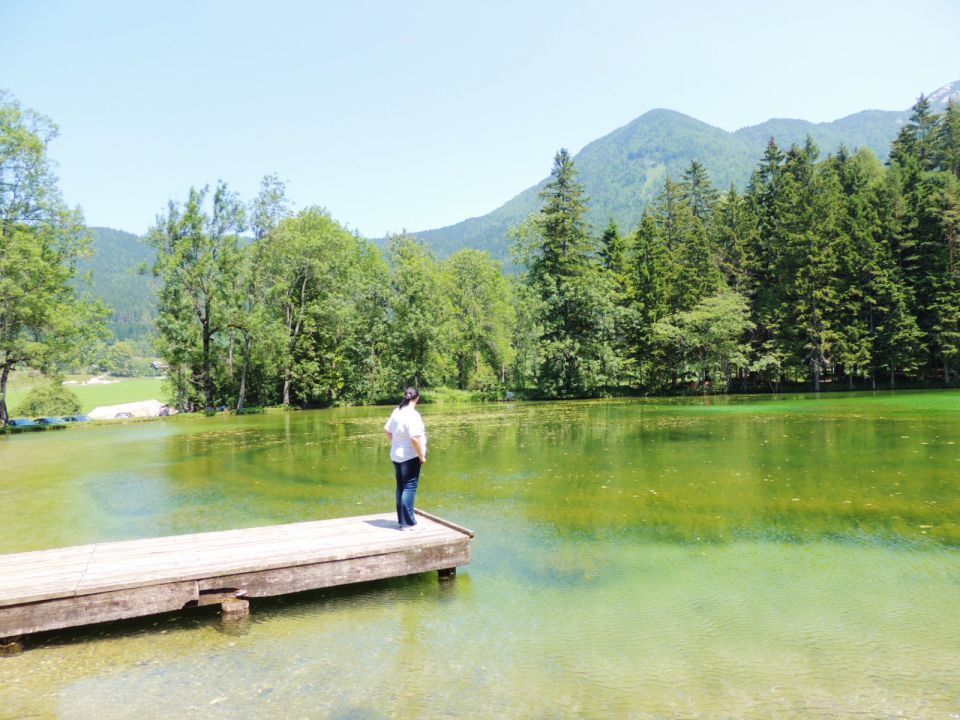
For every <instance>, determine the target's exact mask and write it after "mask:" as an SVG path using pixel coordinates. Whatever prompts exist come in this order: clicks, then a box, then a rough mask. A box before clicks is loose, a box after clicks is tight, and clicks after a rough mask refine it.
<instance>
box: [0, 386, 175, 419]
mask: <svg viewBox="0 0 960 720" xmlns="http://www.w3.org/2000/svg"><path fill="white" fill-rule="evenodd" d="M88 378H89V376H83V377H70V378H68V379H70V380H80V381H83V380H87V379H88ZM113 379H116V380H118V381H119V382H115V383H109V384H104V385H68V386H67V387H69V388H70V390H71V391H73V392H74V393H76V395H77V397H79V398H80V403H81V404H82V405H83V412H85V413H88V412H90V411H91V410H93V409H94V408H95V407H100V406H101V405H120V404H121V403H129V402H139V401H141V400H154V399H155V400H160V401H161V402H163V401H164V400H165V399H166V398H167V389H166V386H165V385H164V378H113ZM33 384H34V383H33V382H31V381H30V380H29V379H26V378H24V379H20V381H19V382H12V383H10V385H8V387H7V407H8V408H9V409H10V410H9V415H10V417H17V405H18V403H19V402H20V401H21V400H22V399H23V398H24V397H26V395H27V393H28V392H30V388H32V387H33Z"/></svg>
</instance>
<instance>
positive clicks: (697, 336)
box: [652, 289, 753, 388]
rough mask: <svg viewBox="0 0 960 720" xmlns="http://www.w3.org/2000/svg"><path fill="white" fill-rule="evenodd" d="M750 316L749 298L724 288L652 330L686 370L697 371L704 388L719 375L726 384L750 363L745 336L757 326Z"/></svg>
mask: <svg viewBox="0 0 960 720" xmlns="http://www.w3.org/2000/svg"><path fill="white" fill-rule="evenodd" d="M749 315H750V306H749V303H748V302H747V300H746V298H744V297H743V296H742V295H739V294H738V293H735V292H733V291H732V290H728V289H722V290H720V291H719V292H718V293H716V294H715V295H711V296H710V297H706V298H704V299H703V300H701V301H700V302H699V303H697V305H696V306H695V307H693V308H692V309H690V310H684V311H680V312H676V313H673V314H671V315H669V316H667V317H665V318H663V319H661V320H658V321H657V322H656V323H654V325H653V330H652V331H653V336H654V339H655V341H656V342H659V343H662V344H664V345H667V346H670V347H671V349H672V350H673V351H674V352H675V353H676V354H677V355H678V356H679V357H680V358H681V361H682V362H683V366H684V369H690V370H693V371H694V372H695V373H696V376H697V382H698V384H699V385H700V386H701V387H703V388H706V387H708V385H707V383H708V382H710V381H711V379H716V378H723V380H724V386H725V385H726V384H727V383H729V382H730V379H731V377H732V375H733V374H734V372H735V371H736V370H737V369H738V368H742V367H744V366H746V365H747V363H748V354H749V350H750V346H749V344H748V343H746V342H744V337H745V335H746V334H747V333H748V332H749V331H750V330H752V329H753V322H751V321H750V317H749Z"/></svg>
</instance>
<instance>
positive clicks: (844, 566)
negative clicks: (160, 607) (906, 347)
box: [0, 392, 960, 720]
mask: <svg viewBox="0 0 960 720" xmlns="http://www.w3.org/2000/svg"><path fill="white" fill-rule="evenodd" d="M421 409H422V411H423V416H424V419H425V421H426V423H427V428H428V432H429V434H430V449H431V457H430V462H429V464H428V465H427V466H426V468H425V471H424V475H423V477H422V483H421V491H420V495H419V497H418V506H419V507H423V508H424V509H427V510H430V511H433V512H436V513H437V514H440V515H442V516H445V517H448V518H450V519H451V520H454V521H456V522H458V523H461V524H463V525H466V526H468V527H471V528H472V529H474V530H475V531H476V532H477V537H476V539H475V540H474V543H473V562H472V563H471V565H469V566H468V567H466V568H463V569H461V571H460V573H459V574H458V577H457V580H456V582H455V583H452V584H448V583H445V584H443V585H441V584H439V583H438V582H437V580H436V577H435V575H433V574H428V575H422V576H415V577H412V578H404V579H397V580H391V581H384V582H378V583H370V584H366V585H362V586H357V587H353V588H339V589H334V590H328V591H322V592H314V593H304V594H300V595H296V596H290V597H286V598H280V599H276V600H270V601H260V602H255V603H254V605H253V615H252V619H251V622H250V624H249V626H248V627H246V628H244V629H243V630H244V631H243V632H241V633H226V632H224V631H223V630H222V629H221V627H220V624H219V621H218V619H217V616H216V613H215V612H213V611H207V610H198V611H194V612H184V613H180V614H174V615H170V616H161V617H158V618H147V619H143V620H137V621H131V622H126V623H116V624H112V625H106V626H98V627H94V628H87V629H83V630H74V631H69V632H62V633H53V634H49V635H42V636H38V638H35V639H33V640H32V641H31V643H30V644H29V650H28V651H27V652H25V653H23V654H21V655H18V656H14V657H8V658H0V717H2V718H18V717H23V718H27V717H30V718H33V717H59V718H96V719H97V720H107V719H109V718H127V717H144V718H184V717H200V716H203V717H209V718H236V717H277V718H358V719H363V720H366V719H368V718H414V717H417V718H422V717H429V718H434V717H451V718H502V717H519V718H569V717H577V718H614V717H617V718H619V717H623V718H773V717H777V718H811V717H824V718H848V717H854V716H855V717H866V718H890V717H908V718H960V550H958V548H960V393H956V392H938V393H920V392H914V393H900V394H883V395H862V394H855V395H829V396H825V397H821V398H820V399H814V398H803V397H791V398H769V397H748V398H728V399H721V400H700V399H696V400H682V401H664V400H631V401H620V400H617V401H595V402H576V403H551V404H515V405H514V404H509V405H508V404H498V405H484V406H468V407H453V406H430V405H426V406H422V407H421ZM388 412H389V409H388V408H376V409H369V408H366V409H349V410H333V411H317V412H303V413H289V414H275V415H265V416H252V417H247V418H227V417H214V418H203V419H181V418H170V419H167V420H163V421H158V422H154V423H146V424H131V425H118V426H113V427H78V428H72V429H70V430H69V431H67V432H60V433H36V434H29V435H20V436H11V437H6V438H0V468H2V469H0V476H2V479H0V507H2V508H3V522H2V523H0V552H18V551H25V550H36V549H43V548H48V547H56V546H62V545H74V544H82V543H90V542H96V541H103V540H117V539H125V538H134V537H144V536H152V535H163V534H174V533H183V532H194V531H202V530H216V529H225V528H230V527H241V526H252V525H261V524H269V523H280V522H293V521H298V520H306V519H317V518H328V517H338V516H344V515H355V514H366V513H372V512H381V511H387V510H391V509H392V504H393V488H392V483H393V480H392V467H391V466H390V463H389V460H388V448H387V446H386V444H385V438H384V436H383V433H382V430H381V428H382V425H383V421H384V420H385V417H386V414H387V413H388ZM0 582H2V579H0Z"/></svg>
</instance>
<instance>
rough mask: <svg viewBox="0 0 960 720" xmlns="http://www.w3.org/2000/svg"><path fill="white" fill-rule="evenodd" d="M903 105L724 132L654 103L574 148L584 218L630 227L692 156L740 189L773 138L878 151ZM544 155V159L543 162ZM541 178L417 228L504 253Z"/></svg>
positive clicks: (883, 150)
mask: <svg viewBox="0 0 960 720" xmlns="http://www.w3.org/2000/svg"><path fill="white" fill-rule="evenodd" d="M926 97H927V98H928V99H930V101H931V109H932V110H933V111H935V112H942V111H943V110H944V109H946V106H947V103H948V102H949V101H950V100H953V101H955V102H956V101H960V80H958V81H956V82H953V83H950V84H948V85H944V86H943V87H941V88H939V89H938V90H936V91H934V92H933V93H931V94H930V95H928V96H926ZM910 112H911V111H910V109H906V110H900V111H898V110H875V109H870V110H861V111H858V112H855V113H851V114H849V115H846V116H844V117H841V118H839V119H837V120H831V121H825V122H819V123H814V122H811V121H808V120H802V119H796V118H770V119H768V120H765V121H764V122H762V123H757V124H755V125H749V126H746V127H743V128H740V129H738V130H735V131H727V130H723V129H721V128H718V127H715V126H713V125H710V124H708V123H706V122H704V121H702V120H698V119H696V118H693V117H691V116H689V115H685V114H683V113H680V112H677V111H676V110H671V109H669V108H659V107H658V108H652V109H650V110H647V111H646V112H644V113H643V114H642V115H640V116H638V117H637V118H634V119H633V120H631V121H630V122H628V123H626V124H625V125H623V126H621V127H619V128H617V129H615V130H613V131H612V132H610V133H607V134H606V135H604V136H602V137H600V138H597V139H596V140H593V141H591V142H589V143H587V144H586V145H585V146H584V147H583V148H582V149H581V150H580V151H579V152H578V153H577V154H576V155H574V163H575V164H576V167H577V170H578V174H579V180H580V182H581V183H583V185H584V186H585V189H586V195H587V196H588V197H589V198H590V199H591V204H590V210H589V212H588V215H587V219H588V221H589V222H590V223H591V224H592V225H593V226H594V228H597V227H602V226H605V225H606V224H607V222H609V220H611V219H612V220H614V221H616V222H617V223H618V225H619V226H620V227H621V229H623V230H630V229H632V227H633V226H634V225H635V224H636V222H637V221H638V220H639V218H640V216H641V214H642V212H643V208H644V207H645V206H646V205H647V204H648V203H649V202H650V200H652V199H653V197H654V196H655V195H656V192H658V191H659V188H660V187H661V186H662V182H663V179H664V178H665V177H667V176H670V177H673V178H677V179H679V177H681V175H682V173H683V171H684V170H685V169H686V168H687V167H689V165H690V163H691V162H692V161H694V160H696V161H698V162H700V163H701V164H703V165H704V167H705V168H706V170H707V173H708V174H709V176H710V178H711V180H712V181H713V183H714V185H715V186H716V187H717V188H718V189H720V190H722V191H723V190H727V189H728V188H729V187H730V186H731V185H734V186H737V187H738V188H740V189H742V188H743V187H744V186H745V184H746V182H747V181H748V180H749V177H750V173H751V172H752V170H753V168H755V167H756V165H757V163H758V162H759V161H760V159H761V157H762V155H763V152H764V150H765V148H766V145H767V143H768V142H769V140H770V138H771V137H774V138H776V140H777V143H778V144H779V145H780V146H781V147H785V148H786V147H790V146H791V145H793V144H802V143H804V142H805V141H806V139H807V136H810V137H812V138H813V140H814V142H816V143H817V145H818V146H819V148H820V151H821V154H827V153H832V152H836V150H837V149H838V148H839V147H840V146H841V145H843V146H846V147H847V148H848V149H851V150H853V149H856V148H862V147H867V148H870V149H871V150H872V151H873V152H874V153H876V154H877V156H878V157H879V158H881V159H882V160H885V159H886V158H887V156H888V155H889V151H890V144H891V143H892V142H893V140H894V139H895V138H896V136H897V133H898V132H899V130H900V127H901V126H902V125H903V123H904V122H906V121H907V120H908V119H909V117H910ZM548 164H549V163H548V159H545V162H544V166H547V165H548ZM548 179H549V178H543V179H541V180H540V181H539V182H537V183H536V184H534V185H531V186H530V187H528V188H527V189H525V190H523V191H521V192H520V193H518V194H517V195H515V196H514V197H512V198H510V199H509V200H507V201H506V202H505V203H504V204H503V205H501V206H499V207H497V208H495V209H494V210H492V211H490V212H488V213H486V214H484V215H478V216H475V217H471V218H467V219H465V220H462V221H460V222H459V223H454V224H452V225H445V226H442V227H439V228H432V229H425V230H419V231H414V232H412V233H410V234H412V235H414V236H416V237H418V238H419V239H420V240H421V241H423V242H424V243H425V244H427V245H428V246H430V247H431V248H433V249H434V251H435V252H436V253H437V254H438V255H439V256H441V257H446V256H448V255H451V254H453V253H454V252H456V251H457V250H460V249H463V248H467V247H473V248H479V249H484V250H488V251H489V252H490V253H491V254H492V255H493V256H494V257H497V258H499V259H501V260H508V259H509V239H508V232H509V229H510V228H511V227H513V226H515V225H517V224H518V223H519V222H521V221H522V220H523V219H524V218H525V217H526V216H527V215H529V214H530V213H531V212H535V211H536V210H537V209H538V207H539V197H538V195H539V192H540V190H541V189H542V188H543V186H544V185H545V184H546V182H547V181H548Z"/></svg>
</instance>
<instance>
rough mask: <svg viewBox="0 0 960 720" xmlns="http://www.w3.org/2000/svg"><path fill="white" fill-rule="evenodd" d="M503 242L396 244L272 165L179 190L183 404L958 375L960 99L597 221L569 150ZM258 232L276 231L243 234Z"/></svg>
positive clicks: (170, 262)
mask: <svg viewBox="0 0 960 720" xmlns="http://www.w3.org/2000/svg"><path fill="white" fill-rule="evenodd" d="M541 200H542V207H541V209H540V211H539V212H538V213H536V214H534V215H532V216H530V217H529V218H528V219H527V220H526V221H525V222H524V223H522V224H521V225H520V226H519V227H517V228H515V230H514V233H513V235H514V252H515V259H516V261H517V263H518V264H519V265H520V266H521V267H522V268H523V272H521V273H520V274H517V275H507V274H504V272H503V271H502V268H501V267H500V265H499V264H498V262H496V261H494V260H493V259H492V258H491V257H490V256H489V255H488V254H487V253H485V252H480V251H476V250H464V251H461V252H458V253H456V254H455V255H453V256H452V257H450V258H448V259H446V260H443V261H439V260H437V259H436V258H435V257H434V256H433V255H432V253H431V252H430V251H429V249H428V248H426V247H425V246H424V245H422V244H420V243H419V242H418V241H417V240H416V239H415V238H412V237H407V236H398V237H393V238H390V239H389V242H388V245H387V247H386V250H385V251H381V250H380V249H379V248H378V247H377V246H376V245H374V244H372V243H370V242H368V241H366V240H364V239H363V238H361V237H359V236H357V235H356V234H354V233H351V232H349V231H348V230H347V229H345V228H344V227H343V226H341V225H340V224H338V223H337V222H335V221H334V220H333V219H332V218H331V217H330V216H329V215H328V214H327V213H326V212H325V211H323V210H320V209H316V208H308V209H306V210H303V211H302V212H299V213H296V214H293V213H291V212H289V211H288V210H287V206H286V201H285V199H284V188H283V185H282V183H280V182H279V181H278V180H277V179H276V178H275V177H269V178H266V179H265V180H264V183H263V186H262V188H261V192H260V195H259V196H258V197H257V198H256V199H255V200H254V201H253V202H252V203H250V204H249V205H244V204H243V203H241V202H240V201H239V199H238V198H237V197H236V196H235V195H233V194H231V193H230V191H229V190H228V189H227V188H226V187H225V186H223V185H220V186H218V187H217V188H216V189H215V190H214V191H213V193H212V195H211V193H210V192H209V190H200V191H196V190H191V192H190V194H189V197H188V199H187V201H186V202H185V203H184V204H182V205H181V204H176V203H171V204H170V206H169V208H168V211H167V213H166V215H165V216H164V217H163V218H161V220H160V221H159V222H158V223H157V225H156V226H155V227H154V228H153V230H152V231H151V234H150V240H151V242H152V244H153V245H154V247H155V248H156V250H157V251H158V256H157V262H156V265H155V267H154V272H155V274H156V275H157V276H158V277H159V278H160V280H161V281H162V287H161V291H160V299H159V313H160V318H159V321H158V328H159V331H160V337H161V341H160V342H161V346H162V347H161V351H162V354H163V356H164V357H165V358H166V360H167V361H168V362H169V364H170V368H171V370H170V372H171V377H172V378H173V379H174V382H175V384H176V387H177V390H178V396H179V402H180V404H181V406H184V407H186V406H194V407H207V408H210V407H214V406H217V405H222V404H226V405H230V406H239V407H242V406H243V405H244V404H247V405H249V404H257V405H265V404H277V403H284V404H321V405H324V404H336V403H369V402H376V401H379V400H381V399H384V398H392V397H394V396H395V395H396V394H397V391H398V388H400V387H402V386H403V385H406V384H411V383H413V384H416V385H418V386H421V387H431V386H432V387H436V386H447V387H457V388H463V389H471V390H478V391H483V392H485V393H490V394H503V393H505V392H506V391H507V389H508V388H509V389H510V390H513V391H520V392H523V393H525V394H527V395H530V396H539V397H590V396H597V395H603V394H607V393H611V392H634V391H641V390H642V391H663V390H669V389H677V388H691V387H693V388H697V389H707V388H710V389H712V390H717V391H722V390H728V389H737V390H741V389H742V390H750V389H776V388H778V387H782V386H783V385H784V384H785V383H800V382H803V383H810V386H811V387H812V388H814V389H820V387H821V384H822V383H825V382H831V383H834V384H842V386H844V387H851V388H853V387H871V388H873V387H877V386H878V384H883V385H884V386H889V387H892V386H894V385H895V383H897V382H900V381H903V380H911V381H925V382H926V381H938V382H944V383H946V384H952V383H954V382H956V380H957V369H958V368H957V365H958V356H960V271H958V261H960V256H958V246H957V241H958V234H960V111H958V109H957V107H956V106H955V105H951V106H949V108H948V109H947V111H946V112H945V113H943V114H941V115H936V114H933V113H931V112H930V108H929V103H928V102H927V101H926V100H925V99H924V98H923V97H921V98H920V100H919V101H918V102H917V104H916V105H915V106H914V108H913V115H912V117H911V120H910V122H909V123H908V124H906V125H905V126H904V127H903V128H902V130H901V132H900V134H899V137H898V138H897V139H896V141H895V142H894V144H893V148H892V151H891V154H890V160H889V162H888V163H887V165H884V164H882V163H881V162H880V161H879V160H878V159H877V157H876V156H875V155H874V154H873V153H872V152H871V151H869V150H860V151H857V152H849V151H847V150H845V149H843V148H841V149H840V150H839V151H838V152H837V153H836V154H835V155H830V156H827V157H825V158H820V157H819V153H818V150H817V148H816V147H815V145H814V144H813V142H812V141H808V142H807V143H806V144H805V145H803V146H793V147H791V148H789V149H786V150H785V149H782V148H780V147H778V146H777V144H776V142H775V141H774V140H771V141H770V143H769V145H768V147H767V150H766V152H765V154H764V156H763V158H762V159H761V160H760V162H759V164H758V165H757V167H756V169H755V170H754V172H753V175H752V178H751V180H750V183H749V185H748V187H747V188H746V189H745V191H744V192H742V193H740V192H738V191H737V190H736V189H734V188H731V189H730V190H728V191H726V192H719V191H718V190H717V189H716V188H714V187H713V185H712V184H711V182H710V179H709V178H708V176H707V174H706V172H705V170H704V168H703V166H701V165H700V164H699V163H696V162H694V163H692V164H691V166H690V167H689V169H688V170H687V171H686V172H685V173H684V175H683V177H682V178H680V179H679V180H676V181H675V180H672V179H667V180H666V182H665V183H664V186H663V189H662V191H661V192H660V194H659V195H658V197H657V199H656V201H655V202H654V203H653V204H652V205H650V206H649V207H648V208H647V209H646V210H645V211H644V213H643V216H642V219H641V220H640V222H639V223H638V225H637V226H636V227H635V228H633V229H632V230H630V231H629V232H623V231H621V229H620V228H618V227H617V226H616V225H615V224H613V223H611V224H610V225H609V226H608V227H606V228H605V229H604V230H603V232H602V233H594V232H592V231H591V229H590V228H589V227H588V225H587V222H586V220H585V216H586V211H587V208H588V200H587V198H586V197H585V196H584V189H583V187H582V185H580V184H579V183H578V182H577V179H576V170H575V168H574V164H573V161H572V159H571V158H570V155H569V154H568V153H567V152H566V151H564V150H561V151H560V152H559V153H558V154H557V156H556V158H555V161H554V167H553V171H552V174H551V180H550V182H549V183H548V184H547V186H546V187H545V189H544V191H543V192H542V193H541ZM250 232H252V234H253V238H254V239H253V242H252V243H250V242H248V243H245V242H243V241H242V240H241V235H242V234H243V233H250Z"/></svg>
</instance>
